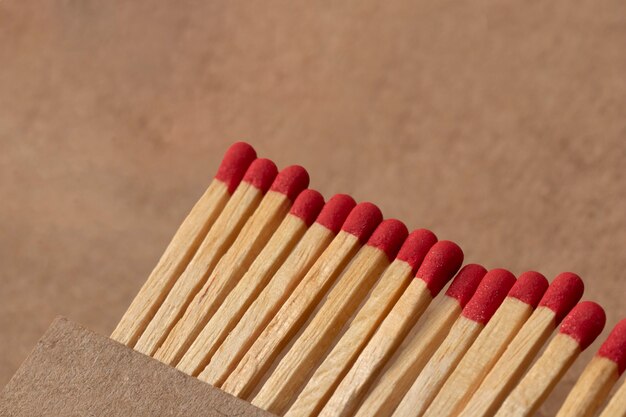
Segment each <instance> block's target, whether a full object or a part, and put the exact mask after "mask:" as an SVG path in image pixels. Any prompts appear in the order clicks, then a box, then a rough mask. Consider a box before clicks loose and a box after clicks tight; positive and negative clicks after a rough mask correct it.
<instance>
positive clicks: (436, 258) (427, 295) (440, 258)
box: [319, 241, 463, 417]
mask: <svg viewBox="0 0 626 417" xmlns="http://www.w3.org/2000/svg"><path fill="white" fill-rule="evenodd" d="M462 262H463V252H462V251H461V249H460V248H459V247H458V246H457V245H456V244H454V243H453V242H450V241H441V242H438V243H436V244H435V245H434V246H433V247H432V248H431V250H430V251H429V252H428V255H426V258H425V260H424V262H423V263H422V266H421V267H420V268H419V269H418V271H417V273H416V277H419V278H420V279H415V280H413V281H412V282H411V284H409V287H408V288H407V290H406V291H405V292H404V294H402V296H401V297H400V299H399V300H398V302H397V303H396V305H395V306H393V308H392V309H391V311H390V312H389V314H388V315H387V317H385V319H384V320H383V322H382V324H381V325H380V327H379V328H378V330H377V331H376V333H375V334H374V335H373V336H372V338H371V340H370V341H369V342H368V343H367V345H366V346H365V348H364V349H363V351H362V352H361V353H360V355H359V357H358V358H357V359H356V361H355V362H354V364H353V365H352V367H351V368H350V370H349V371H348V373H347V374H346V376H345V377H344V378H343V380H342V381H341V382H340V383H339V385H338V386H337V389H336V390H335V392H334V393H333V394H332V395H331V396H330V399H329V400H328V402H327V403H326V405H325V406H324V407H323V408H322V411H321V412H320V413H319V416H320V417H322V416H325V417H329V416H342V417H345V416H352V415H354V412H355V411H356V409H357V407H358V405H359V403H360V402H361V400H362V399H363V396H364V394H365V393H366V392H367V389H368V388H369V387H370V385H371V383H372V381H373V380H374V379H375V378H376V376H378V373H379V371H380V370H381V369H382V367H383V366H384V365H385V363H386V362H387V361H388V360H389V358H390V357H391V355H392V354H393V352H394V351H395V350H396V349H397V347H398V346H399V345H400V343H401V342H402V340H403V339H404V338H405V336H406V334H407V333H408V331H409V330H410V328H411V327H412V325H413V324H414V323H415V322H416V321H417V320H418V319H419V317H420V316H421V314H422V312H423V311H424V310H425V309H426V307H427V306H428V304H429V303H430V301H431V300H432V298H433V297H434V296H436V295H437V294H438V293H439V291H441V289H442V288H443V286H444V285H445V284H446V282H447V281H448V280H449V279H450V278H451V277H452V276H453V275H454V273H455V272H456V271H457V270H458V269H459V267H460V266H461V263H462Z"/></svg>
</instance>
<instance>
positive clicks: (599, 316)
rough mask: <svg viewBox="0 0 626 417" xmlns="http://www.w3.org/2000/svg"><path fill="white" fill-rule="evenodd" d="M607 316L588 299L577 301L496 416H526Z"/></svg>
mask: <svg viewBox="0 0 626 417" xmlns="http://www.w3.org/2000/svg"><path fill="white" fill-rule="evenodd" d="M605 322H606V315H605V313H604V310H603V309H602V307H600V306H599V305H598V304H596V303H594V302H591V301H583V302H581V303H578V304H577V305H576V306H575V307H574V308H573V309H572V311H570V312H569V314H568V315H567V316H565V318H564V319H563V323H561V326H560V327H559V332H558V333H557V334H556V336H555V337H554V338H553V339H552V340H551V341H550V343H549V344H548V346H547V347H546V350H545V351H544V352H543V354H542V355H541V356H540V357H539V359H537V362H535V364H534V365H533V366H532V367H531V368H530V370H529V371H528V373H527V374H526V375H524V377H523V378H522V380H521V381H520V382H519V384H518V385H517V386H516V387H515V388H514V389H513V391H511V393H510V394H509V395H508V396H507V398H506V399H505V400H504V402H503V403H502V406H501V407H500V409H499V410H498V412H497V413H496V417H527V416H528V417H529V416H533V415H535V412H536V411H537V409H538V408H539V407H540V406H541V404H542V403H543V402H544V401H545V399H546V398H547V397H548V395H549V394H550V392H552V390H553V389H554V386H555V385H556V384H557V383H558V382H559V380H560V379H561V377H562V376H563V374H565V372H566V371H567V370H568V369H569V367H570V366H571V365H572V363H573V362H574V361H575V360H576V358H577V357H578V355H579V354H580V352H582V351H583V350H584V349H586V348H587V347H588V346H589V345H590V344H591V343H592V342H593V341H594V340H595V338H596V337H598V335H599V334H600V333H601V332H602V329H603V328H604V324H605Z"/></svg>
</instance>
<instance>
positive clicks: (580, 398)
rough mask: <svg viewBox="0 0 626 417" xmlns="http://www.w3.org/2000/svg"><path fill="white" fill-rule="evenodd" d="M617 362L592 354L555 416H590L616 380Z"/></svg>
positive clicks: (617, 374)
mask: <svg viewBox="0 0 626 417" xmlns="http://www.w3.org/2000/svg"><path fill="white" fill-rule="evenodd" d="M618 378H619V373H618V370H617V364H616V363H615V362H613V361H611V360H609V359H607V358H603V357H601V356H594V357H593V358H592V359H591V361H590V362H589V365H587V367H586V368H585V370H584V371H583V373H582V374H581V375H580V378H578V381H577V382H576V384H575V385H574V387H573V388H572V390H571V391H570V393H569V395H568V396H567V398H566V399H565V402H564V403H563V405H562V406H561V409H560V410H559V412H558V413H557V415H556V417H591V416H593V415H595V412H596V411H597V410H598V408H599V407H600V406H601V405H602V403H603V402H604V400H605V399H606V397H607V396H608V395H609V393H610V392H611V389H612V388H613V385H615V383H616V382H617V380H618Z"/></svg>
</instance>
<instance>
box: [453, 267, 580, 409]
mask: <svg viewBox="0 0 626 417" xmlns="http://www.w3.org/2000/svg"><path fill="white" fill-rule="evenodd" d="M583 291H584V284H583V281H582V280H581V279H580V277H579V276H578V275H576V274H572V273H571V272H564V273H562V274H559V275H558V276H557V277H556V278H555V279H554V280H553V281H552V283H551V284H550V286H549V287H548V290H547V291H546V293H545V294H544V296H543V298H542V299H541V301H540V302H539V306H538V307H537V309H536V310H535V311H534V312H533V314H532V315H531V316H530V318H529V319H528V321H526V323H524V326H522V328H521V329H520V331H519V333H518V334H517V335H516V336H515V338H513V340H512V341H511V343H510V344H509V346H508V347H507V349H506V350H505V351H504V353H503V354H502V356H501V357H500V359H498V362H497V363H496V364H495V365H494V367H493V368H492V369H491V371H490V372H489V374H488V375H487V376H486V377H485V379H484V380H483V382H482V383H481V384H480V387H479V388H478V389H477V390H476V392H475V393H474V395H472V398H471V399H470V401H469V402H468V404H467V405H466V406H465V408H463V411H462V412H461V414H460V416H462V417H490V416H493V415H494V414H495V413H496V411H498V408H500V406H501V405H502V402H503V401H504V399H505V398H506V396H507V395H508V393H509V392H511V390H512V389H513V387H514V386H515V384H517V383H518V382H519V380H520V378H521V377H522V375H523V374H524V372H526V370H527V369H528V367H529V366H530V364H531V363H532V361H533V359H534V358H535V356H536V355H537V353H538V352H539V350H540V349H541V347H542V346H543V345H544V344H545V342H546V341H547V340H548V338H549V337H550V335H551V334H552V332H553V331H554V330H555V329H556V327H557V326H558V325H559V323H560V322H561V320H562V319H563V317H564V316H565V315H566V314H567V313H568V312H569V311H570V310H571V309H572V307H574V305H575V304H576V303H577V302H578V300H580V297H582V295H583Z"/></svg>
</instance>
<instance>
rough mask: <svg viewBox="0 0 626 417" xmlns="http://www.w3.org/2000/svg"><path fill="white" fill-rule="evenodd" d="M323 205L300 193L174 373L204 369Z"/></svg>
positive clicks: (315, 196)
mask: <svg viewBox="0 0 626 417" xmlns="http://www.w3.org/2000/svg"><path fill="white" fill-rule="evenodd" d="M323 205H324V198H323V197H322V195H321V194H320V193H318V192H317V191H314V190H304V191H302V192H301V193H300V195H299V196H298V198H296V201H294V203H293V206H292V207H291V210H290V211H289V214H288V215H287V216H286V217H285V219H284V220H283V221H282V223H281V225H280V226H279V227H278V229H277V230H276V232H275V233H274V235H272V237H271V239H270V240H269V242H267V245H265V247H264V248H263V250H262V251H261V253H259V255H258V256H257V258H256V259H255V260H254V262H253V263H252V265H251V266H250V268H249V269H248V271H247V272H246V273H245V274H244V276H243V277H242V278H241V279H240V280H239V282H238V283H237V285H236V286H235V288H233V290H232V291H231V292H230V294H228V296H227V297H226V298H225V299H224V302H223V303H222V305H221V306H220V307H219V308H218V310H217V311H216V313H215V314H214V315H213V316H212V317H211V319H210V320H209V322H208V323H207V324H206V326H204V329H202V331H201V332H200V334H199V335H198V337H197V338H196V339H195V341H194V342H193V343H192V345H191V346H190V347H189V349H188V350H187V352H186V353H185V354H184V356H183V358H182V359H181V360H180V362H179V363H178V365H177V366H176V368H177V369H178V370H180V371H183V372H185V373H187V374H189V375H192V376H196V375H197V374H198V373H200V371H202V370H203V369H204V367H206V365H207V364H208V361H209V360H210V359H211V356H212V355H213V353H215V350H216V349H217V348H218V347H219V345H220V343H222V342H223V341H224V338H225V337H226V336H227V335H228V332H230V331H231V330H232V329H233V327H235V325H236V324H237V321H238V320H240V319H241V316H243V314H244V313H245V312H246V310H247V309H248V307H249V306H250V304H251V303H252V302H253V301H254V300H255V299H256V298H257V297H258V295H259V293H260V292H261V291H262V290H263V288H264V287H265V285H267V282H268V281H269V279H270V278H271V277H272V276H273V275H274V274H275V273H276V270H277V269H278V268H279V267H280V265H281V264H282V263H283V261H284V260H285V259H286V258H287V256H288V255H289V253H290V252H291V251H292V249H293V248H294V247H295V245H296V244H297V243H298V241H299V240H300V238H301V237H302V236H303V235H304V233H305V232H306V230H307V229H308V227H310V226H311V224H313V221H315V218H316V217H317V215H318V214H319V212H320V210H321V209H322V206H323Z"/></svg>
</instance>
